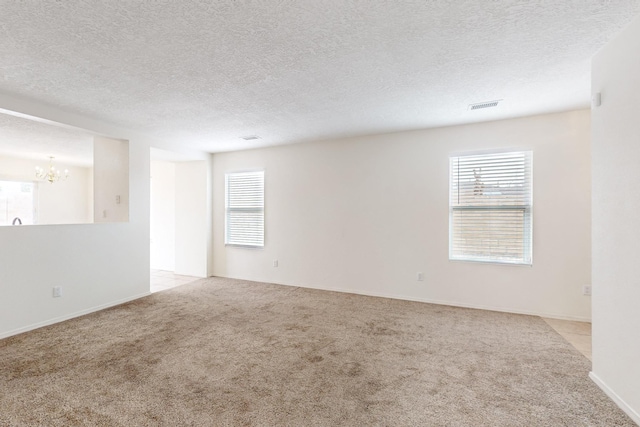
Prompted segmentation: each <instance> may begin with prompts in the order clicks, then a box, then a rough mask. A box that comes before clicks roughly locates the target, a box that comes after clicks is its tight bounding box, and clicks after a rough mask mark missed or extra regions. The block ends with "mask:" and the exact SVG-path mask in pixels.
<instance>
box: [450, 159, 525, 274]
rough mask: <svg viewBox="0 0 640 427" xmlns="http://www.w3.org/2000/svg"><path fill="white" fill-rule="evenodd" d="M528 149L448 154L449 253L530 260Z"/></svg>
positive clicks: (475, 258) (508, 260)
mask: <svg viewBox="0 0 640 427" xmlns="http://www.w3.org/2000/svg"><path fill="white" fill-rule="evenodd" d="M531 158H532V154H531V152H530V151H522V152H507V153H496V154H482V155H467V156H457V157H451V158H450V174H451V175H450V198H449V224H450V231H449V258H450V259H453V260H468V261H489V262H504V263H513V264H531V262H532V256H531V248H532V244H531V236H532V219H531V207H532V176H531V174H532V159H531Z"/></svg>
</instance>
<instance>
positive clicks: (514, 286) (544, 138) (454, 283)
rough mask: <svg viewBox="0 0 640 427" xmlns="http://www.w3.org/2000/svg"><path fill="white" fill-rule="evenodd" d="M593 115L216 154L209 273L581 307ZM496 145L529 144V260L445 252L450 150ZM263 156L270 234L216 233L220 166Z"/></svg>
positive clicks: (583, 314)
mask: <svg viewBox="0 0 640 427" xmlns="http://www.w3.org/2000/svg"><path fill="white" fill-rule="evenodd" d="M589 128H590V116H589V111H587V110H583V111H574V112H569V113H562V114H551V115H544V116H536V117H529V118H523V119H515V120H505V121H498V122H491V123H483V124H474V125H467V126H456V127H448V128H440V129H431V130H423V131H415V132H404V133H396V134H387V135H377V136H369V137H361V138H353V139H345V140H337V141H324V142H316V143H309V144H299V145H290V146H281V147H274V148H268V149H261V150H252V151H243V152H234V153H222V154H215V155H214V156H213V157H214V165H213V175H214V178H213V184H214V189H213V195H214V196H213V197H214V199H213V205H214V233H213V238H214V248H213V251H214V253H215V257H214V271H213V273H214V275H216V276H225V277H234V278H242V279H248V280H258V281H265V282H273V283H281V284H288V285H298V286H306V287H314V288H321V289H334V290H340V291H348V292H355V293H363V294H369V295H381V296H389V297H396V298H404V299H412V300H421V301H431V302H438V303H445V304H453V305H460V306H470V307H480V308H487V309H495V310H505V311H512V312H522V313H535V314H541V315H546V316H553V317H561V318H570V319H581V320H589V319H590V313H591V306H590V298H589V297H585V296H583V295H582V286H583V285H585V284H590V283H591V264H590V244H591V240H590V220H591V217H590V197H591V194H590V185H591V182H590V134H589ZM505 147H509V148H518V149H521V148H525V149H532V150H533V164H534V187H533V188H534V208H533V215H534V216H533V218H534V236H533V237H534V243H533V266H532V267H529V266H508V265H495V264H478V263H470V262H452V261H449V260H448V229H449V222H448V221H449V216H448V215H449V213H448V168H449V162H448V156H449V155H450V154H451V153H454V152H464V151H467V150H472V151H473V150H484V149H495V148H505ZM259 168H264V169H265V171H266V172H265V226H266V232H265V248H264V249H262V250H255V249H253V250H252V249H243V248H235V247H225V245H224V174H225V173H226V172H229V171H236V170H244V169H259ZM276 259H277V260H278V261H279V267H277V268H275V267H273V266H272V265H273V264H272V263H273V260H276ZM417 272H424V276H425V279H424V282H418V281H416V273H417Z"/></svg>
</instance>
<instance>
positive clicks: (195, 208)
mask: <svg viewBox="0 0 640 427" xmlns="http://www.w3.org/2000/svg"><path fill="white" fill-rule="evenodd" d="M175 174H176V246H175V248H176V268H175V272H176V274H184V275H188V276H196V277H207V276H208V275H209V271H208V263H209V257H210V253H209V244H208V243H209V240H210V239H209V236H210V227H209V224H210V221H211V220H210V217H211V215H210V210H209V202H208V199H209V198H210V195H211V193H210V191H209V184H208V182H209V176H210V174H209V168H208V164H207V162H206V161H204V160H198V161H193V162H178V163H176V164H175Z"/></svg>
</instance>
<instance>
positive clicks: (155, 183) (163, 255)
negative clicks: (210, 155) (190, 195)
mask: <svg viewBox="0 0 640 427" xmlns="http://www.w3.org/2000/svg"><path fill="white" fill-rule="evenodd" d="M175 246H176V167H175V164H174V163H172V162H164V161H154V160H152V161H151V268H153V269H158V270H165V271H174V270H175V268H176V262H175V258H176V250H175Z"/></svg>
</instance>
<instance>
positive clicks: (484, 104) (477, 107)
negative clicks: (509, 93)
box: [469, 99, 502, 110]
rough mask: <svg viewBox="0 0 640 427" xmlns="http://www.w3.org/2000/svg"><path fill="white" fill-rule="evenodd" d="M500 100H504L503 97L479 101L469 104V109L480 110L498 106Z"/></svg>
mask: <svg viewBox="0 0 640 427" xmlns="http://www.w3.org/2000/svg"><path fill="white" fill-rule="evenodd" d="M500 101H502V99H498V100H496V101H487V102H479V103H477V104H469V110H480V109H481V108H491V107H497V106H498V103H499V102H500Z"/></svg>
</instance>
